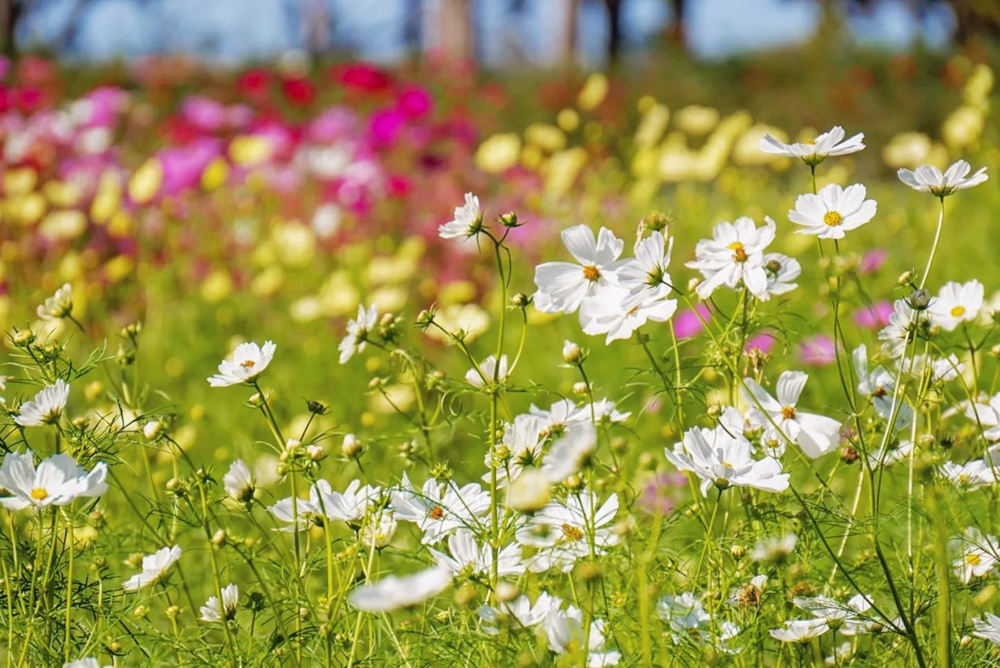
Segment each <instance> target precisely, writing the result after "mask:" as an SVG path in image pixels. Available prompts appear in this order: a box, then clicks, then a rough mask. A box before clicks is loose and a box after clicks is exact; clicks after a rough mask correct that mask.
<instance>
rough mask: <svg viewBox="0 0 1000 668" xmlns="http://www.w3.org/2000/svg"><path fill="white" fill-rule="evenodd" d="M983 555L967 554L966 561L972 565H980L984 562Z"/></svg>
mask: <svg viewBox="0 0 1000 668" xmlns="http://www.w3.org/2000/svg"><path fill="white" fill-rule="evenodd" d="M982 560H983V559H982V557H980V556H979V555H978V554H967V555H965V563H967V564H969V565H970V566H978V565H979V564H980V563H981V562H982Z"/></svg>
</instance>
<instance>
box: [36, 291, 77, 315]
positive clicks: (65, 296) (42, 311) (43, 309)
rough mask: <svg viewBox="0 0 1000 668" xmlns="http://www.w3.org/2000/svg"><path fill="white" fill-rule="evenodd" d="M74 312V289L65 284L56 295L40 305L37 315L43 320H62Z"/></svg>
mask: <svg viewBox="0 0 1000 668" xmlns="http://www.w3.org/2000/svg"><path fill="white" fill-rule="evenodd" d="M72 312H73V287H72V286H71V285H70V284H69V283H63V285H62V287H61V288H59V289H58V290H56V292H55V294H54V295H52V296H51V297H47V298H46V299H45V301H44V302H43V303H42V304H40V305H39V307H38V310H37V313H38V317H39V318H41V319H42V320H61V319H63V318H65V317H66V316H68V315H69V314H70V313H72Z"/></svg>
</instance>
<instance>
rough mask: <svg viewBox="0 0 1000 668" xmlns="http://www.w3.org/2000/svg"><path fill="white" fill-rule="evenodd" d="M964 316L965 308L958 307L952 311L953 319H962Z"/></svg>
mask: <svg viewBox="0 0 1000 668" xmlns="http://www.w3.org/2000/svg"><path fill="white" fill-rule="evenodd" d="M963 315H965V307H964V306H956V307H955V308H953V309H951V317H952V318H961V317H962V316H963Z"/></svg>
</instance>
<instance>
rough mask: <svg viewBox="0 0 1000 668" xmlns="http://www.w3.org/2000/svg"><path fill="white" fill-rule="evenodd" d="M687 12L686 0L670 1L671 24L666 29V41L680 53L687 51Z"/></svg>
mask: <svg viewBox="0 0 1000 668" xmlns="http://www.w3.org/2000/svg"><path fill="white" fill-rule="evenodd" d="M687 10H688V4H687V0H670V13H671V15H672V18H673V22H671V24H670V28H668V29H667V41H668V42H670V44H671V45H673V46H674V47H676V48H678V49H680V50H682V51H687Z"/></svg>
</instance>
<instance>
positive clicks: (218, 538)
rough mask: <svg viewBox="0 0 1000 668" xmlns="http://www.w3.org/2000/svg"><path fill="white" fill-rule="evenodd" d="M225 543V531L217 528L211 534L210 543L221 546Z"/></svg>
mask: <svg viewBox="0 0 1000 668" xmlns="http://www.w3.org/2000/svg"><path fill="white" fill-rule="evenodd" d="M225 544H226V532H225V531H223V530H222V529H219V530H218V531H216V532H215V533H214V534H213V535H212V545H214V546H216V547H222V546H223V545H225Z"/></svg>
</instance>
